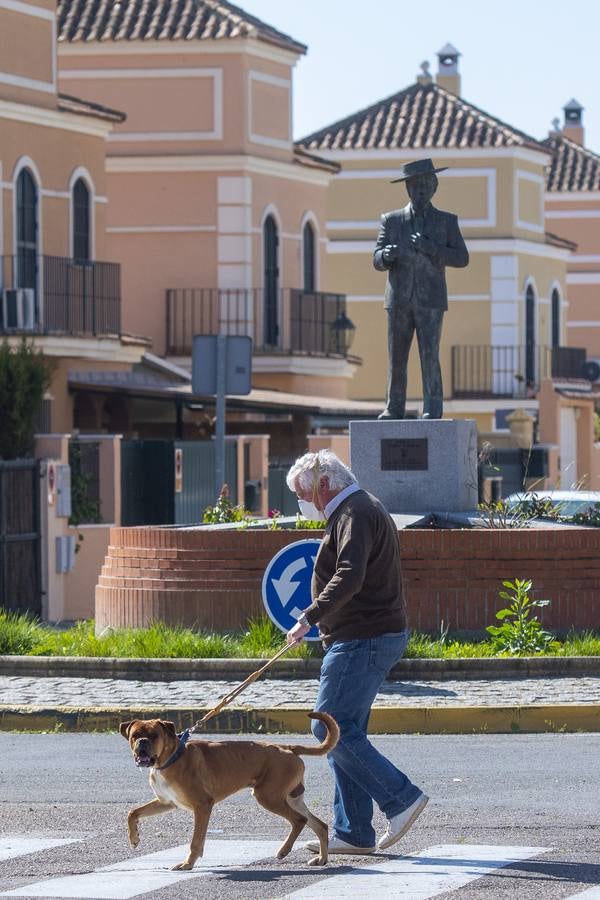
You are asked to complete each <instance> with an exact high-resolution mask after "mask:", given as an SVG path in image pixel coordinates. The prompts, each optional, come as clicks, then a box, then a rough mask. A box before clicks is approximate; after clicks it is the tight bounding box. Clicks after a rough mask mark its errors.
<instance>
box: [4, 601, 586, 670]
mask: <svg viewBox="0 0 600 900" xmlns="http://www.w3.org/2000/svg"><path fill="white" fill-rule="evenodd" d="M283 641H284V635H283V633H282V632H281V631H279V629H278V628H277V627H276V626H275V625H274V624H273V622H272V621H271V620H270V619H269V618H267V616H262V617H260V618H259V619H255V620H250V621H249V622H248V627H247V630H246V631H243V632H238V633H236V634H218V633H209V632H202V631H194V630H192V629H191V628H181V627H172V626H168V625H164V624H162V623H160V622H158V623H156V624H154V625H151V626H150V627H148V628H123V629H107V630H106V631H105V632H104V633H103V634H100V635H96V633H95V630H94V622H93V621H85V622H77V623H76V624H75V625H74V626H73V627H72V628H68V629H65V630H58V629H56V628H52V626H49V625H46V624H44V623H41V622H38V621H36V620H35V619H32V618H31V617H30V616H27V615H22V614H19V613H14V612H8V611H6V610H3V609H0V655H2V656H8V655H14V656H96V657H101V656H109V657H110V656H112V657H120V658H124V657H131V658H134V659H151V658H152V659H228V658H229V659H231V658H238V659H265V658H268V657H271V656H273V655H274V654H275V653H276V652H277V650H279V649H280V647H281V646H282V645H283ZM557 644H558V646H557V648H556V649H555V650H554V651H553V652H550V653H541V654H536V655H537V656H600V634H596V633H594V632H591V631H586V632H582V633H580V634H576V633H572V634H569V635H568V636H567V638H566V639H565V640H564V641H559V642H557ZM319 655H320V645H319V644H318V643H315V642H306V641H305V642H303V643H302V644H300V646H299V647H294V648H293V649H292V650H290V651H288V653H287V654H286V658H292V659H293V658H296V659H306V658H310V657H315V656H319ZM494 655H495V654H494V651H493V647H492V644H491V642H490V641H465V640H458V639H454V638H452V637H449V636H448V634H447V633H446V632H443V633H442V634H441V635H440V636H439V637H430V636H428V635H425V634H418V633H415V634H412V635H411V638H410V640H409V642H408V647H407V650H406V653H405V657H406V658H407V659H465V658H481V657H491V656H494Z"/></svg>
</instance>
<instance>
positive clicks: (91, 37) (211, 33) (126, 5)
mask: <svg viewBox="0 0 600 900" xmlns="http://www.w3.org/2000/svg"><path fill="white" fill-rule="evenodd" d="M57 21H58V40H59V42H63V43H65V42H69V43H78V42H82V41H83V42H86V43H90V42H92V41H175V40H181V41H192V40H199V41H203V40H221V39H225V38H236V37H242V38H244V37H245V38H248V37H253V38H257V39H258V40H261V41H266V42H267V43H270V44H276V45H277V46H279V47H284V48H285V49H287V50H292V51H294V52H296V53H306V46H305V45H304V44H301V43H299V41H295V40H294V39H293V38H291V37H290V36H289V35H287V34H283V32H281V31H277V29H276V28H272V27H271V25H267V24H266V22H263V21H261V20H260V19H257V18H256V17H255V16H251V15H249V14H248V13H246V12H244V10H243V9H240V7H239V6H234V5H233V3H229V2H227V0H120V2H116V0H58V2H57Z"/></svg>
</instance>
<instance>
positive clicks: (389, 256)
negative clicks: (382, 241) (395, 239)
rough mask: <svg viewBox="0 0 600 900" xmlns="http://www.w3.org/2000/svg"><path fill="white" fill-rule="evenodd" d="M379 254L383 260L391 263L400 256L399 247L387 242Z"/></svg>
mask: <svg viewBox="0 0 600 900" xmlns="http://www.w3.org/2000/svg"><path fill="white" fill-rule="evenodd" d="M381 255H382V257H383V261H384V262H386V263H391V262H393V261H394V260H395V259H397V258H398V257H399V256H400V249H399V247H398V245H397V244H387V245H386V246H385V247H384V248H383V250H382V253H381Z"/></svg>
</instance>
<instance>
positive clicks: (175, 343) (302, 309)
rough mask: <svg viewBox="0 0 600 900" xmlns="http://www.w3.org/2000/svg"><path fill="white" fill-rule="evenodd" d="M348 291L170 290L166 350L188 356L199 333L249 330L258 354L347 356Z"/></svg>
mask: <svg viewBox="0 0 600 900" xmlns="http://www.w3.org/2000/svg"><path fill="white" fill-rule="evenodd" d="M352 331H353V326H352V323H351V322H350V321H349V319H348V318H347V315H346V297H345V295H344V294H329V293H325V292H323V291H311V292H307V291H302V290H298V289H296V288H281V289H279V290H278V291H277V292H275V293H271V294H270V295H268V296H267V292H265V291H264V290H263V289H262V288H250V289H245V288H234V289H230V290H225V289H222V288H173V289H170V290H168V291H167V355H170V356H190V354H191V352H192V338H193V336H194V335H195V334H233V335H248V336H249V337H251V338H252V342H253V353H255V354H281V355H286V354H287V355H290V354H306V355H318V356H341V357H346V356H347V355H348V349H349V343H350V335H351V332H352Z"/></svg>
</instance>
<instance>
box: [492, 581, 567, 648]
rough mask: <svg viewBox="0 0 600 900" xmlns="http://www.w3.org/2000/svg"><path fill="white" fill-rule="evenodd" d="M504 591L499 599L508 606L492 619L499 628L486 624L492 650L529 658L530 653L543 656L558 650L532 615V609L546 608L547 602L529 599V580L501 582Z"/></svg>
mask: <svg viewBox="0 0 600 900" xmlns="http://www.w3.org/2000/svg"><path fill="white" fill-rule="evenodd" d="M502 584H503V586H504V587H505V588H507V589H508V590H506V591H500V597H501V599H502V600H505V601H506V603H507V604H508V605H507V606H506V607H504V609H500V610H498V612H497V613H496V618H497V619H498V620H499V621H500V622H502V624H501V625H488V627H487V628H486V631H487V632H488V634H490V635H491V639H492V647H493V649H494V651H495V652H496V653H501V654H506V655H510V656H529V655H530V654H532V653H544V652H548V651H549V650H552V651H555V650H558V648H559V646H560V645H559V644H558V642H557V641H555V640H554V637H553V635H551V634H550V632H548V631H545V630H544V629H543V628H542V625H541V622H540V621H539V620H538V618H537V616H534V615H532V612H533V611H534V610H535V609H539V608H541V607H543V606H548V604H549V603H550V601H549V600H535V599H534V598H533V597H531V596H530V592H531V590H532V587H533V584H532V582H531V581H521V580H520V579H519V578H515V580H514V582H513V581H503V582H502Z"/></svg>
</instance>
